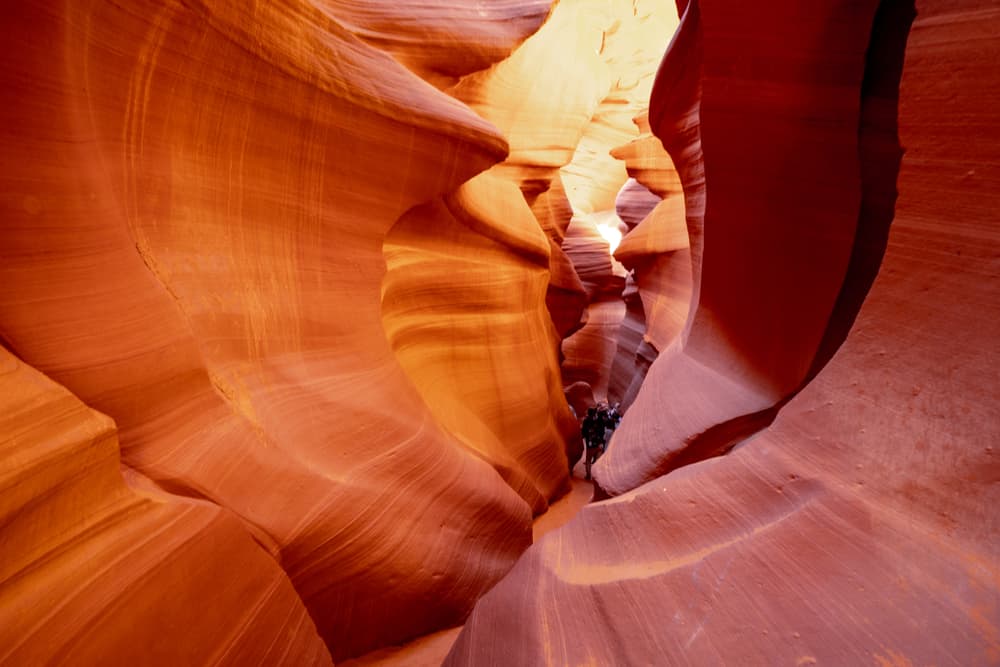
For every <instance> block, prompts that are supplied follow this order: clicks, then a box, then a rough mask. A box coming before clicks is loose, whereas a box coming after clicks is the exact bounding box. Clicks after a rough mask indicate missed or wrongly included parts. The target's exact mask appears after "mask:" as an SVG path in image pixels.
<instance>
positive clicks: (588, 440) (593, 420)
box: [582, 408, 607, 479]
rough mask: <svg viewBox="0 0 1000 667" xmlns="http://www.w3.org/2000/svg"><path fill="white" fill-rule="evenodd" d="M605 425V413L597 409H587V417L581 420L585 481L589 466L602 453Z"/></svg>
mask: <svg viewBox="0 0 1000 667" xmlns="http://www.w3.org/2000/svg"><path fill="white" fill-rule="evenodd" d="M606 423H607V418H606V416H605V413H604V412H603V411H601V410H600V409H599V408H587V416H586V417H584V418H583V428H582V431H583V442H584V445H586V448H587V452H586V458H585V459H584V465H585V467H586V470H587V477H586V478H587V479H590V466H592V465H593V464H594V462H595V461H597V459H598V457H600V455H601V454H602V453H603V452H604V431H605V426H606Z"/></svg>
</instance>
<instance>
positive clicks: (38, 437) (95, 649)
mask: <svg viewBox="0 0 1000 667" xmlns="http://www.w3.org/2000/svg"><path fill="white" fill-rule="evenodd" d="M0 434H2V435H0V491H2V493H0V499H2V500H0V525H3V533H2V534H0V548H2V553H3V559H2V560H0V663H3V664H12V665H40V664H73V665H89V664H107V663H108V661H109V660H111V659H113V660H115V661H118V662H119V663H120V664H150V663H157V662H159V663H162V664H191V663H192V662H203V661H205V659H207V658H211V660H212V662H214V663H218V664H229V665H243V664H247V661H252V662H255V663H270V664H276V663H279V662H282V661H285V662H287V663H289V664H300V665H331V664H333V663H332V662H331V661H330V654H329V653H328V652H327V649H326V646H325V645H324V644H323V642H322V640H320V638H319V635H317V634H316V627H315V626H314V625H313V622H312V619H310V618H309V614H308V613H307V612H306V609H305V607H304V606H303V604H302V601H301V600H300V599H299V597H298V596H297V595H296V593H295V590H294V589H293V588H292V585H291V583H290V582H289V581H288V577H287V576H285V573H284V572H282V571H281V569H280V568H279V567H278V566H277V564H276V563H275V562H274V560H272V559H271V558H270V557H269V556H268V555H267V554H266V553H265V552H264V551H263V550H261V549H260V548H259V546H258V545H257V544H255V543H254V541H253V540H252V539H251V537H250V535H249V534H248V533H247V532H246V531H245V530H244V529H243V527H242V525H241V524H240V522H239V521H238V520H237V519H236V518H235V517H234V516H232V514H230V513H229V512H227V511H225V510H223V509H220V508H219V507H217V506H214V505H210V504H208V503H201V502H161V501H160V500H158V499H156V498H155V497H150V496H149V495H147V494H140V493H134V492H132V491H130V490H129V489H127V488H126V487H125V483H124V480H123V479H122V475H121V472H120V470H119V467H118V442H117V436H116V433H115V426H114V423H113V422H112V421H111V420H110V419H109V418H107V417H105V416H104V415H102V414H100V413H97V412H95V411H93V410H90V409H89V408H87V407H86V406H85V405H83V404H82V403H80V401H78V400H77V399H76V398H74V397H73V395H72V394H70V393H69V392H68V391H66V390H65V389H64V388H62V387H60V386H59V385H57V384H55V383H54V382H52V381H51V380H49V379H48V378H46V377H45V376H43V375H42V374H40V373H38V372H37V371H35V370H34V369H32V368H30V367H28V366H26V365H25V364H23V363H22V362H20V361H19V360H18V359H17V358H16V357H14V356H13V355H11V354H10V353H9V352H7V350H5V349H4V348H2V347H0ZM219 582H225V585H220V583H219ZM165 590H169V591H170V594H169V595H164V591H165ZM206 591H211V594H210V595H206ZM112 656H113V658H112Z"/></svg>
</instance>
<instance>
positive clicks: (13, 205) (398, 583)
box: [0, 0, 565, 663]
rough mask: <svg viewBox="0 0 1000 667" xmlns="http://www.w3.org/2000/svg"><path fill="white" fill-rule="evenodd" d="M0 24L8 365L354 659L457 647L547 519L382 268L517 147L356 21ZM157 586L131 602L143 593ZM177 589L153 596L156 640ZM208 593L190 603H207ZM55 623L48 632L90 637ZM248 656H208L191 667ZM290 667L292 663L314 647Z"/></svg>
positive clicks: (216, 8)
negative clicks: (81, 409)
mask: <svg viewBox="0 0 1000 667" xmlns="http://www.w3.org/2000/svg"><path fill="white" fill-rule="evenodd" d="M383 4H385V5H386V7H388V5H389V4H392V3H383ZM515 4H516V3H507V7H508V8H513V7H514V6H515ZM521 4H522V5H525V6H526V4H525V3H521ZM533 5H534V9H531V10H530V12H529V13H530V14H531V15H532V16H536V18H537V20H534V21H533V22H528V23H525V22H523V21H522V22H514V23H512V24H509V25H507V26H506V27H505V28H504V30H505V35H506V36H505V37H504V40H503V43H504V44H509V46H510V48H513V46H514V45H515V44H516V42H518V41H520V40H521V39H523V38H524V37H526V36H527V35H528V34H529V33H530V32H531V30H534V29H535V27H537V25H538V23H539V22H540V21H541V19H542V18H544V16H543V15H539V8H538V3H537V2H536V3H533ZM439 10H440V11H442V12H447V8H446V7H443V6H442V7H439ZM500 10H501V8H500V6H499V5H497V6H496V7H495V8H494V13H493V14H491V17H492V18H496V12H499V11H500ZM2 14H3V22H2V26H3V27H2V33H3V35H4V39H5V44H6V45H7V48H9V49H10V52H9V57H8V58H7V59H6V60H5V63H4V65H3V67H2V68H0V83H2V92H0V95H2V97H3V100H2V102H3V103H2V105H0V106H2V109H0V137H2V142H3V146H4V150H3V152H2V157H0V160H2V170H0V171H2V174H3V179H4V193H5V194H4V198H3V206H4V211H3V222H2V225H0V284H2V285H3V290H2V292H0V335H2V337H3V340H4V341H5V342H6V344H7V345H8V346H9V347H10V349H11V350H12V351H13V352H14V353H15V354H16V355H17V356H18V357H20V358H21V359H23V360H25V361H26V362H27V363H30V364H31V365H32V366H34V367H36V368H38V369H40V370H41V371H43V372H44V373H45V374H46V375H48V376H49V377H51V378H53V379H55V380H56V381H57V382H59V383H61V384H63V385H64V386H66V387H67V388H68V389H69V390H70V391H71V392H73V393H74V394H75V395H76V396H78V397H79V398H80V399H82V400H83V401H84V402H85V403H86V404H87V405H89V406H91V407H93V408H95V409H98V410H100V411H101V412H103V413H105V414H107V415H109V416H111V417H112V418H113V419H114V420H115V422H116V423H117V425H118V428H119V439H120V443H121V456H122V461H123V463H124V464H125V465H126V466H127V467H128V468H129V469H130V470H134V471H135V476H134V477H135V483H136V484H139V485H145V486H148V487H149V488H151V489H153V490H158V491H159V492H160V493H161V495H164V496H166V494H173V495H175V496H180V497H185V498H197V499H200V500H204V501H207V502H209V503H212V504H214V505H216V506H218V507H222V508H226V509H228V510H231V511H232V512H233V513H234V514H235V515H236V516H238V517H239V518H240V519H242V521H243V525H244V527H245V530H246V531H247V534H250V535H253V537H254V538H256V540H257V541H258V542H259V544H260V545H261V546H262V547H263V548H264V549H266V550H267V551H268V552H269V553H270V556H271V557H272V559H273V560H272V562H275V563H280V565H281V567H282V568H283V569H284V570H285V572H286V573H287V575H288V577H289V578H290V580H291V583H292V585H293V586H294V589H295V592H296V593H297V594H298V596H299V597H300V598H301V600H302V602H304V604H305V607H306V608H307V609H308V611H309V614H310V615H311V616H312V618H313V619H314V621H315V624H316V628H317V629H318V631H319V633H320V635H321V636H322V638H323V639H324V640H325V642H326V643H327V645H328V647H329V651H330V654H331V655H332V656H333V657H334V659H339V658H341V657H345V656H350V655H355V654H358V653H362V652H365V651H367V650H370V649H372V648H375V647H378V646H382V645H385V644H388V643H392V642H396V641H401V640H404V639H407V638H409V637H413V636H416V635H418V634H422V633H425V632H429V631H432V630H435V629H438V628H440V627H445V626H447V625H450V624H455V623H457V622H460V621H461V620H462V619H463V618H464V616H465V615H466V614H467V613H468V610H469V609H470V607H471V605H472V603H473V601H474V600H475V598H476V597H477V596H478V595H479V594H480V593H481V592H482V591H484V590H486V589H487V588H488V587H489V586H490V585H492V583H493V582H495V581H496V580H497V579H498V578H499V577H500V576H501V575H502V574H503V573H504V572H506V571H507V569H508V568H509V567H510V566H511V565H512V563H513V562H514V560H515V559H516V557H517V556H518V554H519V553H520V552H521V551H522V550H523V549H524V548H525V547H526V546H527V545H528V544H529V543H530V540H531V525H530V518H531V508H530V506H529V505H527V504H525V503H524V502H523V500H522V499H521V498H519V497H518V495H517V494H516V493H515V491H514V490H512V489H511V488H510V487H509V486H508V485H507V484H505V483H504V481H503V480H502V479H501V478H500V477H499V476H498V475H497V474H496V473H495V472H494V470H493V469H492V468H491V467H490V465H488V464H487V463H486V462H484V461H482V460H481V457H479V456H477V455H476V454H475V453H473V452H470V451H469V450H468V449H467V448H466V447H465V446H463V444H462V443H461V442H460V441H459V440H457V439H456V438H455V437H454V435H453V434H451V433H449V432H448V431H446V430H445V429H443V428H442V425H441V424H439V423H438V422H437V420H436V416H435V414H434V413H433V411H432V410H430V409H429V408H428V407H427V404H426V403H425V401H424V399H423V397H421V395H420V394H419V393H418V392H417V391H415V390H414V387H413V385H412V383H411V381H410V379H409V378H408V377H407V375H406V374H405V373H404V371H403V370H402V369H401V368H400V366H399V364H398V361H397V359H396V355H395V354H394V352H393V350H392V348H391V347H390V345H389V344H388V342H387V341H386V338H385V335H384V333H383V329H382V318H381V303H380V302H381V282H382V277H383V273H384V262H383V248H382V245H383V240H384V238H385V235H386V233H387V232H388V231H389V229H390V228H391V227H392V226H393V225H394V224H395V223H396V221H397V220H399V219H400V218H401V217H402V216H403V214H404V213H405V212H406V211H407V210H408V209H410V208H411V207H413V206H416V205H418V204H421V203H422V202H426V201H428V200H431V199H432V198H434V197H435V196H438V195H441V194H444V193H448V192H451V191H453V190H454V189H455V188H456V187H458V185H459V184H460V183H462V182H463V181H465V180H467V179H469V178H470V177H472V176H473V175H475V174H476V173H478V172H481V171H483V170H485V169H487V168H488V167H489V166H490V165H492V164H494V163H495V162H497V161H500V160H502V159H503V158H504V156H505V155H506V152H507V143H506V141H505V139H504V138H503V137H502V136H501V135H500V134H499V133H498V131H497V130H496V129H495V128H494V127H492V126H491V125H489V124H488V123H487V122H486V121H484V120H483V119H482V118H480V117H479V116H477V115H475V114H474V113H472V112H471V111H470V110H469V109H468V108H467V107H465V106H464V105H462V104H461V103H459V102H457V101H455V100H454V99H453V98H450V97H448V96H446V95H444V94H442V93H440V92H439V91H438V90H436V89H435V88H433V87H432V86H430V85H429V84H427V83H425V82H424V81H421V80H420V79H419V78H417V77H416V76H415V75H413V74H412V73H410V72H409V71H407V70H406V69H405V68H403V67H402V66H401V65H399V64H398V63H397V62H396V61H394V60H393V59H392V58H391V57H389V56H388V55H386V54H385V53H383V52H381V51H378V50H376V49H373V48H371V47H370V46H367V45H366V44H365V43H363V42H362V41H359V39H357V38H356V37H355V36H354V35H353V34H352V33H351V32H350V30H348V29H347V28H345V27H344V25H341V23H339V22H338V20H337V16H336V7H335V6H333V5H332V3H331V4H330V5H327V6H324V7H323V8H320V7H318V6H316V5H313V4H310V3H308V2H285V3H265V4H256V5H253V6H252V7H244V6H242V5H239V6H238V3H230V2H223V1H215V0H212V1H206V2H193V3H192V2H177V1H171V2H134V3H129V4H127V5H119V4H116V3H109V2H99V1H96V0H95V1H91V2H25V3H18V4H17V5H16V6H11V7H8V8H5V9H4V10H3V12H2ZM529 24H530V25H529ZM515 25H519V26H521V28H520V29H519V30H520V36H519V37H516V38H515V35H514V32H516V31H514V28H513V26H515ZM367 37H368V38H371V35H370V34H369V35H367ZM484 39H486V37H484ZM497 44H499V42H498V43H497ZM497 44H494V45H493V46H491V47H490V49H492V50H488V54H492V55H490V58H492V59H496V58H497V57H500V55H502V54H498V52H497V51H496V48H495V47H497ZM506 48H507V47H504V48H503V49H500V50H501V51H503V50H504V49H506ZM538 234H539V235H541V232H538ZM538 282H540V283H541V282H543V281H542V280H541V279H540V278H539V279H538ZM477 344H478V343H477ZM533 373H534V369H532V377H535V376H534V374H533ZM552 393H553V395H555V396H556V397H557V398H558V399H559V401H560V404H562V405H563V406H564V404H563V403H562V397H561V392H560V391H559V390H558V388H557V387H556V388H554V390H553V392H552ZM563 409H564V410H565V407H563ZM554 461H555V463H551V462H549V461H544V460H543V461H540V462H538V464H537V467H538V468H541V469H544V468H545V466H549V467H552V466H556V467H558V468H559V469H560V471H561V472H562V474H563V475H565V463H564V462H565V458H564V455H563V453H562V451H561V450H560V449H557V450H555V457H554ZM550 477H551V476H550ZM550 488H551V483H550V484H549V486H548V487H546V491H549V489H550ZM51 511H56V510H54V509H53V510H51ZM186 511H187V510H185V512H186ZM177 512H180V510H177ZM147 514H148V515H149V518H147V519H144V521H147V523H149V522H152V523H155V522H156V520H157V519H156V517H157V516H161V517H163V518H162V522H169V521H170V520H171V519H170V516H172V515H171V514H170V512H169V511H163V512H160V513H159V514H156V513H147ZM216 514H217V515H218V514H219V510H217V511H216ZM201 521H202V522H203V523H205V525H206V527H204V528H196V527H194V528H191V531H192V532H194V533H199V532H200V533H204V532H205V531H206V530H208V524H209V523H211V522H210V521H207V520H204V519H202V520H201ZM206 521H207V523H206ZM229 525H230V528H227V530H231V529H232V525H235V524H229ZM39 529H44V528H39ZM149 531H150V532H152V531H154V528H153V527H149ZM4 534H5V536H6V535H7V534H8V533H7V531H6V529H5V533H4ZM14 537H16V536H14ZM14 537H12V539H14ZM95 539H96V538H95ZM84 546H86V545H84ZM168 546H169V545H168ZM164 548H168V547H167V546H165V547H164ZM227 548H228V547H227ZM185 553H186V552H185ZM261 553H264V552H261ZM163 557H166V554H163ZM201 557H203V558H207V557H208V556H207V555H206V554H202V556H201ZM220 557H223V556H220ZM216 565H217V564H215V563H211V562H210V563H208V564H207V565H206V567H207V568H209V569H208V570H207V571H211V572H214V571H216V570H212V569H211V568H213V567H216ZM135 567H136V570H135V571H134V572H133V571H130V570H127V567H126V570H125V571H123V572H120V573H119V574H118V576H120V577H123V578H125V579H129V578H133V579H137V580H141V583H142V585H143V586H146V585H147V582H146V580H145V579H144V578H143V577H145V576H146V575H144V574H143V571H142V569H141V566H140V565H139V564H138V563H137V564H136V566H135ZM219 567H221V566H219ZM150 576H152V575H150ZM206 576H207V575H206ZM268 576H273V575H268ZM76 583H77V585H80V586H82V585H84V583H82V582H76ZM175 584H177V582H175V581H173V580H170V579H166V578H165V579H164V580H163V581H162V584H155V583H153V582H148V586H149V588H148V590H149V591H151V592H154V591H156V590H159V592H160V595H161V597H160V598H155V599H151V600H149V601H148V604H149V605H151V607H150V611H149V613H155V605H156V604H157V603H163V604H167V602H168V601H167V600H166V597H165V596H168V595H174V594H173V593H171V592H170V591H172V590H173V587H174V585H175ZM38 585H39V586H43V587H44V586H46V585H47V584H46V583H44V582H42V581H41V580H39V583H38ZM64 585H65V586H69V587H72V585H73V582H72V581H66V582H64ZM158 585H159V586H160V588H159V589H157V588H156V587H157V586H158ZM219 585H220V586H228V585H229V584H228V583H226V581H225V580H222V581H221V583H220V584H219ZM233 585H242V584H237V583H234V584H233ZM190 586H191V587H192V588H190V589H189V588H183V589H182V590H180V591H179V592H177V593H176V596H177V597H178V599H185V600H192V601H193V600H194V599H195V597H196V595H197V590H196V589H201V588H205V587H206V586H205V585H203V583H202V580H201V579H198V580H192V581H191V582H190ZM6 591H7V593H8V594H6V595H5V596H4V600H5V603H17V604H19V602H17V600H18V598H17V595H15V594H14V593H12V592H11V589H10V588H7V589H6ZM49 593H51V591H50V592H49ZM11 595H13V596H14V597H13V598H11ZM171 599H173V598H171ZM12 600H13V602H12ZM248 600H249V598H246V601H248ZM171 604H172V603H171ZM220 604H221V603H220ZM192 606H194V605H193V603H192ZM234 606H236V607H238V606H240V605H238V604H237V605H234ZM8 609H10V607H8ZM416 609H419V610H420V612H419V613H415V611H414V610H416ZM293 611H294V609H292V610H291V611H288V612H287V613H288V614H292V612H293ZM95 613H96V612H95ZM26 618H27V617H21V616H19V615H17V614H15V613H13V612H10V613H6V614H4V616H3V618H2V619H0V620H2V622H0V625H3V626H4V627H5V628H9V629H10V630H11V631H12V632H15V633H18V632H23V631H24V630H25V629H26V628H25V626H24V625H23V623H25V622H27V620H26ZM289 619H290V621H289V622H290V623H292V624H293V625H292V626H290V627H294V626H295V625H296V624H298V625H301V622H300V621H301V619H299V620H296V619H295V617H294V616H293V615H290V616H289ZM51 620H52V623H53V625H43V626H41V627H39V628H37V629H33V631H35V630H37V632H38V633H39V636H41V635H43V634H46V633H50V634H56V633H60V632H62V633H72V632H79V631H81V630H80V629H81V628H82V627H84V626H85V625H87V624H88V623H89V619H88V618H87V616H86V614H85V613H82V614H81V615H80V616H79V617H78V621H77V623H79V624H80V625H79V626H78V627H63V626H61V625H60V626H57V625H54V623H56V620H55V619H51ZM40 622H43V623H44V622H45V621H40ZM143 632H146V630H145V629H144V630H143ZM149 632H153V630H152V629H149ZM266 636H267V634H266V633H264V634H262V638H264V637H266ZM307 640H309V637H308V636H304V638H302V641H303V642H305V641H307ZM219 641H220V642H223V644H224V640H223V639H219ZM276 641H278V640H276ZM299 641H300V639H299V638H298V637H297V636H296V635H295V633H294V632H293V633H291V634H289V635H288V636H287V637H286V643H296V642H299ZM278 643H279V644H280V643H281V642H280V641H278ZM223 644H220V645H219V646H216V645H215V644H210V643H199V642H197V641H192V643H191V645H190V649H191V651H192V654H191V656H190V660H184V661H183V662H196V663H197V662H205V661H208V660H209V659H210V656H211V653H210V651H216V650H223V649H222V648H221V646H222V645H223ZM116 646H117V644H116V643H115V640H114V639H113V638H110V637H109V638H108V640H107V643H106V644H101V647H102V648H103V649H106V650H108V651H110V653H109V654H108V655H107V656H105V657H107V658H108V659H110V658H111V657H113V656H114V652H113V651H114V650H115V648H116ZM253 646H257V647H258V648H260V649H261V651H265V650H269V649H267V646H266V645H264V644H253ZM286 648H287V650H288V653H286V654H285V655H286V657H287V658H288V659H290V660H292V662H295V660H294V659H292V658H291V657H290V656H294V655H296V651H298V652H299V653H300V654H302V655H305V654H307V653H308V652H309V651H311V650H312V648H314V647H311V645H309V644H307V643H304V644H302V645H301V646H296V647H293V646H291V645H289V646H287V647H286ZM232 650H233V651H240V650H242V649H241V648H240V645H239V643H238V641H237V639H236V638H234V639H233V643H232ZM274 650H280V649H278V648H275V649H274ZM199 651H203V652H201V653H199ZM248 659H250V660H252V661H267V659H266V654H265V653H263V652H261V653H260V654H258V655H254V656H252V657H250V658H248Z"/></svg>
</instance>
